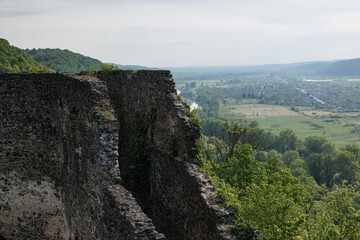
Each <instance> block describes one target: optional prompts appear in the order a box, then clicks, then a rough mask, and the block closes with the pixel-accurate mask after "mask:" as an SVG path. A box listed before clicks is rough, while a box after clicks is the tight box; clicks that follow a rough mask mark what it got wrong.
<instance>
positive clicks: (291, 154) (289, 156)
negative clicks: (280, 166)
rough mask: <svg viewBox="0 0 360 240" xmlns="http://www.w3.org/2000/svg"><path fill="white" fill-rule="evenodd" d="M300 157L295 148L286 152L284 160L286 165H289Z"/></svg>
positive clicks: (283, 156)
mask: <svg viewBox="0 0 360 240" xmlns="http://www.w3.org/2000/svg"><path fill="white" fill-rule="evenodd" d="M298 158H299V152H298V151H295V150H290V151H287V152H284V153H283V155H282V161H283V162H284V165H285V167H289V166H290V164H291V162H292V161H294V160H296V159H298Z"/></svg>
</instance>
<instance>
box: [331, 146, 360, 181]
mask: <svg viewBox="0 0 360 240" xmlns="http://www.w3.org/2000/svg"><path fill="white" fill-rule="evenodd" d="M334 169H335V171H336V173H335V179H334V183H336V184H341V183H342V182H343V181H344V180H346V182H347V183H349V184H352V183H354V182H356V181H358V180H359V177H360V169H359V162H358V161H357V160H356V157H355V155H354V154H353V153H351V152H348V151H340V152H338V153H337V154H336V156H335V158H334Z"/></svg>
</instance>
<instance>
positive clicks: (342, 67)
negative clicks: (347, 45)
mask: <svg viewBox="0 0 360 240" xmlns="http://www.w3.org/2000/svg"><path fill="white" fill-rule="evenodd" d="M318 73H319V74H322V75H328V76H360V58H355V59H349V60H339V61H336V62H333V63H330V64H328V65H326V66H324V67H323V68H321V69H320V70H319V71H318Z"/></svg>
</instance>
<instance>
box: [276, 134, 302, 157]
mask: <svg viewBox="0 0 360 240" xmlns="http://www.w3.org/2000/svg"><path fill="white" fill-rule="evenodd" d="M275 142H276V143H275V144H276V147H275V149H276V150H277V151H278V152H280V153H284V152H286V151H290V150H296V149H297V137H296V134H295V132H294V131H293V130H291V129H286V130H281V131H280V133H279V136H277V137H276V140H275Z"/></svg>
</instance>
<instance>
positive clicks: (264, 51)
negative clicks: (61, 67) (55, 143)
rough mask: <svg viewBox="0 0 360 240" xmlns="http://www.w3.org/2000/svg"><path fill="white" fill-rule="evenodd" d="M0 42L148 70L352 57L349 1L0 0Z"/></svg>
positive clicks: (353, 4) (354, 24)
mask: <svg viewBox="0 0 360 240" xmlns="http://www.w3.org/2000/svg"><path fill="white" fill-rule="evenodd" d="M0 37H2V38H5V39H7V40H8V41H9V42H10V44H12V45H15V46H17V47H20V48H60V49H69V50H71V51H74V52H78V53H81V54H83V55H86V56H90V57H93V58H97V59H99V60H101V61H103V62H113V63H118V64H124V65H128V64H134V65H145V66H150V67H173V66H194V65H197V66H199V65H200V66H218V65H259V64H275V63H295V62H306V61H321V60H334V59H350V58H358V57H360V44H359V42H360V1H357V0H343V1H338V0H327V1H325V0H312V1H310V0H293V1H288V0H287V1H286V0H242V1H236V0H223V1H215V0H207V1H206V0H192V1H190V0H182V1H181V0H168V1H165V0H148V1H145V0H132V1H128V0H118V1H116V0H102V1H100V0H72V1H70V0H62V1H56V0H0Z"/></svg>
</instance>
